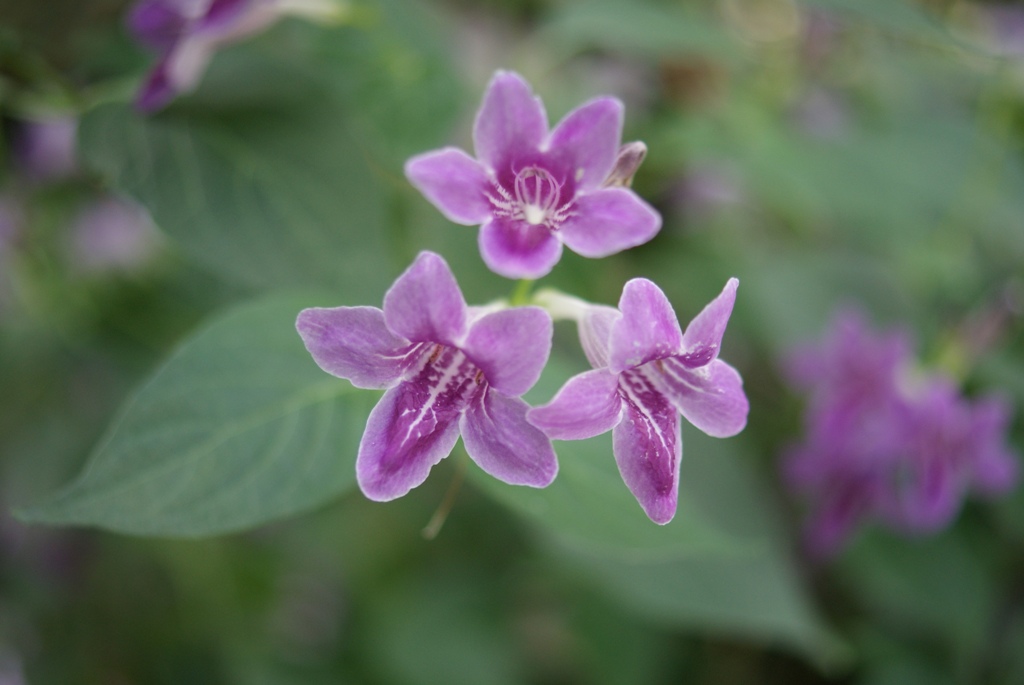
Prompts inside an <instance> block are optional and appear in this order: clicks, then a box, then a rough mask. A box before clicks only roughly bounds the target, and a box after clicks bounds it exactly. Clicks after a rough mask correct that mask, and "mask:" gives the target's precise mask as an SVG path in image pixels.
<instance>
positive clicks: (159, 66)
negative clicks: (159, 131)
mask: <svg viewBox="0 0 1024 685" xmlns="http://www.w3.org/2000/svg"><path fill="white" fill-rule="evenodd" d="M180 90H181V88H180V87H179V86H178V85H177V84H175V83H174V82H173V81H172V80H171V74H170V70H169V66H168V58H166V57H165V58H163V59H161V60H160V61H159V62H157V63H156V65H155V66H154V67H153V69H152V70H151V71H150V72H149V74H148V75H147V76H146V79H145V81H143V82H142V87H141V88H139V92H138V94H137V95H136V96H135V108H136V109H138V110H139V111H140V112H145V113H151V112H155V111H157V110H159V109H162V108H163V107H164V106H166V105H167V104H168V103H169V102H170V101H171V100H173V99H174V97H175V96H176V95H177V94H178V93H179V92H180Z"/></svg>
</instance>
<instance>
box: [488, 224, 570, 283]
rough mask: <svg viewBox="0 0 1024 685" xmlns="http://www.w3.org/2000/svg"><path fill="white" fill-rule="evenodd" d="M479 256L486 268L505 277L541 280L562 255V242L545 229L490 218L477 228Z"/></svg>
mask: <svg viewBox="0 0 1024 685" xmlns="http://www.w3.org/2000/svg"><path fill="white" fill-rule="evenodd" d="M479 243H480V254H481V256H483V258H484V262H485V263H486V264H487V267H488V268H489V269H490V270H491V271H493V272H494V273H496V274H499V275H501V276H504V277H505V278H533V279H535V278H540V277H541V276H546V275H547V274H548V273H550V271H551V269H553V268H554V266H555V264H557V263H558V260H559V258H560V257H561V256H562V243H560V242H559V241H558V239H557V238H555V237H554V235H552V233H551V231H550V230H549V229H548V228H547V227H545V226H532V225H530V224H528V223H526V222H523V221H511V220H505V219H500V218H499V219H493V220H491V221H488V222H487V223H485V224H484V225H483V226H482V227H481V228H480V237H479Z"/></svg>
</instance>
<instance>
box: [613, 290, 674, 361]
mask: <svg viewBox="0 0 1024 685" xmlns="http://www.w3.org/2000/svg"><path fill="white" fill-rule="evenodd" d="M619 311H621V312H622V318H621V319H619V320H618V321H616V322H615V325H613V326H612V335H611V350H610V355H609V361H610V364H609V366H610V368H611V370H612V371H614V372H615V373H619V372H622V371H625V370H626V369H631V368H633V367H636V366H640V365H641V364H645V363H647V362H649V361H652V360H654V359H664V358H665V357H669V356H672V355H675V354H678V353H679V351H680V348H681V346H682V343H683V332H682V331H681V330H680V328H679V321H678V320H677V319H676V313H675V311H673V309H672V305H671V304H670V303H669V301H668V298H666V297H665V293H663V292H662V291H661V288H659V287H658V286H656V285H655V284H654V283H652V282H651V281H649V280H647V279H646V278H634V279H633V280H631V281H629V282H627V283H626V285H625V287H624V288H623V289H622V297H621V298H620V299H619Z"/></svg>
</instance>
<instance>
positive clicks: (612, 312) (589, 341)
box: [578, 305, 622, 369]
mask: <svg viewBox="0 0 1024 685" xmlns="http://www.w3.org/2000/svg"><path fill="white" fill-rule="evenodd" d="M620 318H622V314H620V313H619V310H618V309H615V308H614V307H605V306H603V305H593V306H591V307H588V308H587V311H586V312H585V313H584V314H583V317H582V318H581V319H580V320H579V322H578V329H579V334H580V346H581V347H582V348H583V354H585V355H586V357H587V361H589V362H590V365H591V366H593V367H594V368H595V369H601V368H604V367H606V366H608V350H609V345H610V342H611V335H612V326H613V325H614V324H615V322H616V321H618V320H619V319H620Z"/></svg>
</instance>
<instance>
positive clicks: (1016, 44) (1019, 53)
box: [978, 5, 1024, 58]
mask: <svg viewBox="0 0 1024 685" xmlns="http://www.w3.org/2000/svg"><path fill="white" fill-rule="evenodd" d="M978 9H979V10H980V11H981V12H982V13H983V16H984V18H985V19H986V24H987V26H986V28H987V29H988V34H989V36H988V38H989V41H990V43H991V46H992V49H994V50H995V51H996V52H998V53H999V54H1001V55H1004V56H1006V57H1018V58H1019V57H1024V8H1022V7H1015V6H1012V5H998V6H997V5H980V6H979V7H978Z"/></svg>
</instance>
